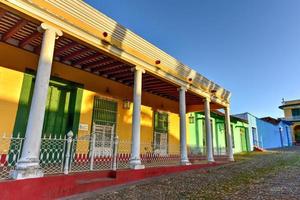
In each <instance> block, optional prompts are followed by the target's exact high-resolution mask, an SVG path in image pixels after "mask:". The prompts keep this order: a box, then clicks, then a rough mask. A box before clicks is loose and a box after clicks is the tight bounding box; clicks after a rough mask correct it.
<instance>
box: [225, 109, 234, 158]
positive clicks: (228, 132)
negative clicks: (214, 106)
mask: <svg viewBox="0 0 300 200" xmlns="http://www.w3.org/2000/svg"><path fill="white" fill-rule="evenodd" d="M224 110H225V127H226V139H227V153H228V160H229V161H234V158H233V149H232V136H231V134H233V133H231V125H230V109H229V107H226V108H224Z"/></svg>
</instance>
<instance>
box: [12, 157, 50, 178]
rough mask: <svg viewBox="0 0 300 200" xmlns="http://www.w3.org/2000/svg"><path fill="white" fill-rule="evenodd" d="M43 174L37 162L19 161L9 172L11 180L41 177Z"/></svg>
mask: <svg viewBox="0 0 300 200" xmlns="http://www.w3.org/2000/svg"><path fill="white" fill-rule="evenodd" d="M43 176H44V172H43V169H42V168H41V167H40V165H39V162H29V161H21V160H19V162H18V163H17V165H16V169H15V170H13V171H11V172H10V177H11V178H12V179H16V180H18V179H28V178H39V177H43Z"/></svg>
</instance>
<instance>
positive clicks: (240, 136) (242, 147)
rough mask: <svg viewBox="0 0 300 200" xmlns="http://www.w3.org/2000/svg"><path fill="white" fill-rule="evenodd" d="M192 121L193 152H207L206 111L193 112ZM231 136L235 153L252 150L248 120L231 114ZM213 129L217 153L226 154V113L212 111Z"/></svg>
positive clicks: (191, 144) (191, 146)
mask: <svg viewBox="0 0 300 200" xmlns="http://www.w3.org/2000/svg"><path fill="white" fill-rule="evenodd" d="M189 119H190V120H189V123H190V145H189V146H190V148H191V152H195V153H201V152H203V153H205V149H206V148H205V147H206V138H205V136H206V134H205V132H206V130H205V117H204V113H202V112H196V113H193V114H192V113H191V114H190V116H189ZM230 128H231V136H232V148H233V151H234V153H240V152H247V151H250V147H249V144H248V140H249V139H248V134H247V133H248V121H247V120H245V119H241V118H238V117H235V116H231V126H230ZM211 130H212V140H213V147H214V151H213V152H214V154H215V155H226V147H227V138H226V134H225V118H224V113H221V112H218V111H213V112H212V113H211Z"/></svg>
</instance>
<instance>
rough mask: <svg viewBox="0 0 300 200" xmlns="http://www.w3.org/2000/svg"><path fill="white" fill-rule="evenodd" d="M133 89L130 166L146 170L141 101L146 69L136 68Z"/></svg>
mask: <svg viewBox="0 0 300 200" xmlns="http://www.w3.org/2000/svg"><path fill="white" fill-rule="evenodd" d="M133 70H134V88H133V113H132V144H131V158H130V161H129V165H130V168H131V169H144V168H145V166H144V165H142V163H141V158H140V143H141V141H140V139H141V136H140V135H141V101H142V75H143V73H145V71H144V69H142V68H140V67H135V68H134V69H133Z"/></svg>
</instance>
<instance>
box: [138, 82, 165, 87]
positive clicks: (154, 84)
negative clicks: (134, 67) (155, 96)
mask: <svg viewBox="0 0 300 200" xmlns="http://www.w3.org/2000/svg"><path fill="white" fill-rule="evenodd" d="M143 85H144V86H147V87H148V86H150V87H152V86H153V87H155V86H163V85H164V86H166V85H167V84H165V83H161V82H157V83H155V82H154V83H144V84H143Z"/></svg>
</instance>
